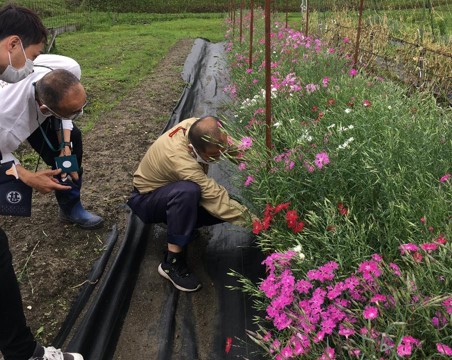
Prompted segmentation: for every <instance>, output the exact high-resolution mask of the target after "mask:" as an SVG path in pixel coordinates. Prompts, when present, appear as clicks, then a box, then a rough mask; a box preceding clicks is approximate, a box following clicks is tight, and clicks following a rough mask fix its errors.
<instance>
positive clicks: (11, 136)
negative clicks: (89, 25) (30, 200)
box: [0, 54, 81, 164]
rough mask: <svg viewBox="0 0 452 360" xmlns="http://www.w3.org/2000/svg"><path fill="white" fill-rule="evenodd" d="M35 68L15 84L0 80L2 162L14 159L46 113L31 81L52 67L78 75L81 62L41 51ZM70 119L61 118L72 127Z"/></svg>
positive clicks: (69, 127)
mask: <svg viewBox="0 0 452 360" xmlns="http://www.w3.org/2000/svg"><path fill="white" fill-rule="evenodd" d="M34 64H35V66H34V72H33V73H32V74H30V75H29V76H27V77H26V78H25V79H24V80H22V81H19V82H18V83H15V84H8V83H5V82H3V81H0V152H1V153H2V163H3V162H7V161H11V160H14V162H15V163H16V164H18V163H19V161H18V160H17V159H16V158H15V157H14V155H13V152H14V151H16V150H17V148H18V147H19V145H20V144H21V143H22V142H24V141H25V140H26V139H27V138H28V137H29V136H30V135H31V134H32V133H33V132H34V131H35V130H36V129H37V128H38V127H39V125H40V124H42V123H43V122H44V121H45V119H46V118H47V117H49V116H50V114H49V115H44V114H42V113H41V111H40V110H39V105H38V103H37V102H36V100H35V88H34V86H33V83H34V82H36V81H38V80H39V79H41V78H42V77H43V76H44V75H45V74H47V73H48V72H49V71H51V70H53V69H65V70H68V71H70V72H72V73H73V74H74V75H75V76H77V78H79V79H80V76H81V70H80V65H79V64H78V63H77V62H76V61H75V60H73V59H71V58H69V57H66V56H61V55H51V54H42V55H39V56H38V57H37V58H36V60H35V61H34ZM72 126H73V125H72V121H71V120H64V119H63V127H64V128H66V129H70V130H72Z"/></svg>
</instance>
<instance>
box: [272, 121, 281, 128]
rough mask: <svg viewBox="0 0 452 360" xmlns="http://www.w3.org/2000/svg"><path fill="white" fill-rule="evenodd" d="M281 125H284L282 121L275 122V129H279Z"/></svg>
mask: <svg viewBox="0 0 452 360" xmlns="http://www.w3.org/2000/svg"><path fill="white" fill-rule="evenodd" d="M281 125H282V123H281V122H280V121H278V122H275V123H274V124H273V126H274V127H275V128H279V127H280V126H281Z"/></svg>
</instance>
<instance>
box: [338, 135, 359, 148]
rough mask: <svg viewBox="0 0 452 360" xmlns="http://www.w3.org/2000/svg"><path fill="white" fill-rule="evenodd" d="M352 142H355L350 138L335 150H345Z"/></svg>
mask: <svg viewBox="0 0 452 360" xmlns="http://www.w3.org/2000/svg"><path fill="white" fill-rule="evenodd" d="M353 140H355V139H354V138H353V137H351V138H349V139H347V140H345V142H344V143H343V144H342V145H339V146H338V147H337V148H338V149H346V148H348V146H349V145H350V143H351V142H352V141H353Z"/></svg>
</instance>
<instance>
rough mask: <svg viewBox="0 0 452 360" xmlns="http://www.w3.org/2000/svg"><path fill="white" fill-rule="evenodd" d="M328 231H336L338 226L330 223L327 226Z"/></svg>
mask: <svg viewBox="0 0 452 360" xmlns="http://www.w3.org/2000/svg"><path fill="white" fill-rule="evenodd" d="M326 231H331V232H335V231H336V226H334V225H328V226H327V227H326Z"/></svg>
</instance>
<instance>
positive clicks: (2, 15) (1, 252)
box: [0, 5, 83, 360]
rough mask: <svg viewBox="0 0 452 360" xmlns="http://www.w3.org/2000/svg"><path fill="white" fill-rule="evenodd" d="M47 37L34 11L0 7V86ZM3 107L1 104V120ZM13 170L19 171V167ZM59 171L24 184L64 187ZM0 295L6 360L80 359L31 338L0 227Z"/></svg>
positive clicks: (24, 70)
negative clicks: (59, 179)
mask: <svg viewBox="0 0 452 360" xmlns="http://www.w3.org/2000/svg"><path fill="white" fill-rule="evenodd" d="M46 40H47V30H46V28H45V27H44V25H43V24H42V22H41V20H40V19H39V17H38V16H37V15H36V14H35V13H34V12H33V11H31V10H29V9H27V8H24V7H20V6H15V5H6V6H4V7H2V8H0V80H2V81H0V89H1V88H2V87H4V86H5V85H6V84H7V83H17V82H20V81H21V80H23V79H25V78H26V77H27V76H28V75H30V73H31V72H32V71H33V62H32V60H34V59H35V58H36V57H37V56H38V55H39V54H40V52H41V51H42V49H43V47H44V44H45V42H46ZM3 110H4V108H3V107H1V106H0V120H1V119H2V118H3ZM5 145H6V142H5V141H0V160H2V151H3V150H4V149H3V148H4V146H5ZM16 171H17V172H18V173H20V172H22V170H20V166H18V169H17V170H16ZM60 172H61V170H44V171H39V172H37V173H30V176H29V177H28V180H27V184H28V185H30V186H32V187H34V188H35V189H37V190H38V191H40V192H42V193H45V192H49V191H51V190H64V189H67V188H68V187H67V186H62V185H59V184H58V182H57V181H56V180H55V179H54V178H53V177H54V176H56V175H58V174H59V173H60ZM16 175H17V174H16ZM1 201H2V202H3V201H4V199H1ZM0 294H1V295H0V351H1V353H2V354H3V357H4V359H5V360H37V359H39V360H50V359H53V360H83V357H82V356H81V355H80V354H75V353H63V352H62V351H61V350H58V349H55V348H53V347H43V346H41V345H40V344H38V343H37V342H36V340H35V339H34V337H33V334H32V332H31V330H30V328H29V327H28V326H27V324H26V319H25V315H24V312H23V305H22V299H21V296H20V290H19V285H18V283H17V278H16V275H15V273H14V269H13V265H12V257H11V252H10V250H9V244H8V238H7V236H6V234H5V232H4V231H3V230H2V229H1V228H0Z"/></svg>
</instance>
